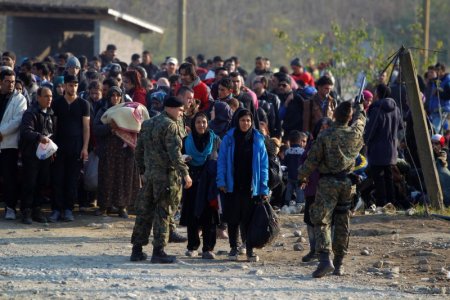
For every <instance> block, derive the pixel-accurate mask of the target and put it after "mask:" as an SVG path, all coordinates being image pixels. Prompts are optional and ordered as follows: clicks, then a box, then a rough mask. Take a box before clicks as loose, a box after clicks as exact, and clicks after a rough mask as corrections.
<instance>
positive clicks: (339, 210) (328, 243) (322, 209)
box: [309, 176, 353, 256]
mask: <svg viewBox="0 0 450 300" xmlns="http://www.w3.org/2000/svg"><path fill="white" fill-rule="evenodd" d="M352 190H353V189H352V183H351V181H350V179H348V178H345V179H336V178H334V177H329V176H326V177H322V178H320V180H319V185H318V187H317V194H316V199H315V200H314V203H313V204H312V205H311V207H310V210H309V212H310V214H311V222H312V224H313V225H314V234H315V237H316V251H317V252H322V253H330V252H331V251H333V253H334V255H335V256H344V255H345V254H347V250H348V242H349V233H350V205H351V195H352ZM331 225H333V227H334V234H333V237H332V235H331Z"/></svg>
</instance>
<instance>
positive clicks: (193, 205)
mask: <svg viewBox="0 0 450 300" xmlns="http://www.w3.org/2000/svg"><path fill="white" fill-rule="evenodd" d="M219 145H220V138H219V137H218V136H217V135H216V134H214V132H213V131H212V130H210V129H209V128H208V117H207V116H206V114H205V113H203V112H198V113H197V114H196V115H195V116H194V118H193V119H192V122H191V133H190V134H189V135H188V136H187V137H186V138H185V139H184V141H183V149H182V152H183V153H184V154H185V155H187V157H188V159H187V160H188V162H187V164H188V165H189V175H190V176H191V178H192V186H191V188H189V189H184V190H183V199H182V203H183V207H182V210H181V219H180V224H181V225H184V226H187V232H188V244H187V251H186V255H187V256H190V257H195V256H197V255H198V252H197V249H198V247H199V246H200V238H199V234H198V233H199V229H200V228H201V229H202V235H203V248H202V258H203V259H214V258H215V255H214V252H213V250H214V246H215V244H216V225H217V223H218V221H219V220H218V219H219V218H218V207H217V204H218V199H217V195H218V191H217V187H216V188H215V189H211V187H212V186H215V182H214V178H215V176H209V172H210V170H211V169H214V170H215V164H216V162H215V160H216V159H217V151H218V148H219ZM211 180H212V182H209V181H211ZM214 190H215V192H214Z"/></svg>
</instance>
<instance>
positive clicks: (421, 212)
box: [414, 204, 450, 217]
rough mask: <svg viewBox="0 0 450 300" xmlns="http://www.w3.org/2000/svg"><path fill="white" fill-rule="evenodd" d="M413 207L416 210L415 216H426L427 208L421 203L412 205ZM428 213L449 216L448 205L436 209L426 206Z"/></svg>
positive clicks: (449, 209) (449, 208)
mask: <svg viewBox="0 0 450 300" xmlns="http://www.w3.org/2000/svg"><path fill="white" fill-rule="evenodd" d="M414 209H415V210H416V213H415V214H414V215H415V216H419V217H426V216H428V214H427V209H426V208H425V206H423V205H422V204H417V205H415V206H414ZM428 212H429V214H438V215H444V216H450V207H444V208H443V209H442V210H437V209H434V208H431V207H428Z"/></svg>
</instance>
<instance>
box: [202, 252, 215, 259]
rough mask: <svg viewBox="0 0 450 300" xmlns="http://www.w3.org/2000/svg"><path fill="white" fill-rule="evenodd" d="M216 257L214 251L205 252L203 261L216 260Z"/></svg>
mask: <svg viewBox="0 0 450 300" xmlns="http://www.w3.org/2000/svg"><path fill="white" fill-rule="evenodd" d="M215 258H216V255H215V254H214V252H212V251H205V252H203V253H202V259H215Z"/></svg>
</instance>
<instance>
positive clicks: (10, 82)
mask: <svg viewBox="0 0 450 300" xmlns="http://www.w3.org/2000/svg"><path fill="white" fill-rule="evenodd" d="M3 82H4V83H6V84H15V83H16V81H15V80H3Z"/></svg>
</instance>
